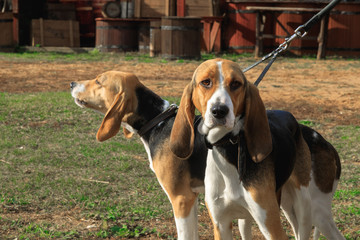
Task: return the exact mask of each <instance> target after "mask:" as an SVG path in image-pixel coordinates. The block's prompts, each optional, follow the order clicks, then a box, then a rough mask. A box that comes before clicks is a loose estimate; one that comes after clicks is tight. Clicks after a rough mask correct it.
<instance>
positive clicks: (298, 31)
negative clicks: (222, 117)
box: [243, 0, 341, 86]
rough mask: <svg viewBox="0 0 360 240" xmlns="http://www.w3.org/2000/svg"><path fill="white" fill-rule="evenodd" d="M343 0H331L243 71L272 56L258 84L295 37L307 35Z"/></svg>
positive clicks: (257, 82)
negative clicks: (277, 45)
mask: <svg viewBox="0 0 360 240" xmlns="http://www.w3.org/2000/svg"><path fill="white" fill-rule="evenodd" d="M340 1H341V0H333V1H331V2H330V3H329V4H328V5H327V6H326V7H325V8H324V9H322V10H321V11H320V12H318V13H317V14H316V15H315V16H313V17H312V18H311V19H310V20H309V21H307V22H306V23H305V24H304V25H301V26H299V27H298V28H297V29H295V31H294V34H293V35H291V36H290V37H288V38H285V41H284V42H283V43H281V44H280V45H279V47H278V48H276V49H275V50H274V51H272V52H271V53H269V54H267V55H265V56H264V57H262V58H261V60H259V61H257V62H256V63H254V64H252V65H250V66H249V67H247V68H245V69H243V72H247V71H248V70H250V69H252V68H254V67H256V66H257V65H259V64H260V63H262V62H264V61H266V60H267V59H269V58H271V59H270V61H269V63H268V65H267V66H266V67H265V68H264V70H263V71H262V73H261V74H260V76H259V77H258V79H257V80H256V81H255V82H254V85H255V86H258V85H259V83H260V82H261V80H262V79H263V78H264V76H265V74H266V73H267V71H268V70H269V69H270V67H271V65H272V64H273V63H274V62H275V60H276V57H277V56H278V55H279V54H280V53H281V52H283V51H285V50H286V49H288V48H289V46H290V43H291V41H292V40H294V39H295V38H303V37H305V36H306V34H307V33H308V31H309V30H310V29H311V27H312V26H313V25H314V24H315V23H316V22H318V21H319V20H321V18H323V16H324V15H326V14H328V13H329V12H330V11H331V9H333V8H334V7H335V5H336V4H338V3H339V2H340Z"/></svg>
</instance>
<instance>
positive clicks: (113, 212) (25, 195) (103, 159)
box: [0, 92, 172, 239]
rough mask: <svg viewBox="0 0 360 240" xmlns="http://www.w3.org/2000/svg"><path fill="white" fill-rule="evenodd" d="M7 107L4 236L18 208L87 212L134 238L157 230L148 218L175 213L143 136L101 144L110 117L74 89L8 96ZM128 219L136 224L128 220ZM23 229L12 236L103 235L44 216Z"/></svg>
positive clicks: (0, 111)
mask: <svg viewBox="0 0 360 240" xmlns="http://www.w3.org/2000/svg"><path fill="white" fill-rule="evenodd" d="M0 106H6V107H1V108H0V119H1V121H0V132H1V138H0V149H1V152H2V154H1V157H0V160H2V161H1V162H0V172H1V174H0V183H6V184H0V215H1V216H2V215H3V214H4V217H1V218H0V226H3V227H2V228H0V235H1V231H6V229H8V228H11V225H9V221H10V220H11V218H8V217H6V216H7V215H6V214H8V213H11V212H14V211H18V212H19V211H20V212H23V213H32V212H34V213H37V212H46V213H49V214H57V213H59V212H63V211H72V209H80V210H81V211H80V212H79V214H78V216H77V217H78V218H79V219H81V218H84V219H88V220H89V221H90V220H94V221H97V222H98V221H100V222H101V221H107V222H108V228H107V229H102V230H101V232H102V235H104V236H105V235H106V236H127V237H138V236H144V235H148V234H155V233H154V231H153V228H151V227H150V226H146V224H147V222H148V221H151V219H155V218H156V219H162V218H167V219H169V218H171V217H172V212H171V205H170V204H169V202H168V198H167V196H166V194H165V193H164V192H163V191H162V189H161V187H160V185H159V184H158V182H157V180H156V177H155V175H154V173H153V172H152V171H151V170H150V168H149V162H148V160H147V155H146V153H145V150H144V148H143V146H142V143H141V141H140V140H139V138H137V137H134V138H133V139H130V140H128V139H125V138H124V137H123V136H122V134H121V133H120V134H118V135H117V136H115V137H114V138H112V139H111V140H108V141H106V142H104V143H99V142H97V141H96V138H95V136H96V132H97V129H98V127H99V126H100V123H101V121H102V116H101V115H100V114H98V113H96V112H93V111H91V110H88V109H81V108H79V107H78V106H76V105H75V104H74V102H73V99H72V97H71V96H70V94H69V93H68V92H57V93H36V94H8V93H1V94H0ZM19 216H21V214H20V215H19ZM18 220H20V219H18ZM119 221H121V222H122V223H121V225H119ZM127 221H128V222H130V223H131V222H136V224H133V225H124V224H127V223H126V222H127ZM124 226H126V228H125V227H124ZM16 228H17V231H16V232H15V233H14V234H13V235H10V236H9V237H12V238H15V237H18V239H26V238H66V237H67V236H70V237H71V238H72V237H76V236H77V235H78V234H80V235H81V236H88V235H90V236H95V237H96V234H97V233H99V232H100V230H99V231H97V232H96V231H95V232H91V231H90V232H89V231H88V232H87V233H84V232H83V231H84V230H83V229H76V228H74V229H71V230H69V231H62V230H61V229H60V228H61V226H56V225H51V226H50V225H46V224H45V225H44V224H43V222H42V221H40V220H36V218H35V219H33V220H31V221H28V220H27V221H25V222H23V224H21V225H17V226H16ZM57 228H59V229H57ZM4 229H5V230H4ZM6 232H7V231H6ZM155 235H156V234H155Z"/></svg>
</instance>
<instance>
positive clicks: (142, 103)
mask: <svg viewBox="0 0 360 240" xmlns="http://www.w3.org/2000/svg"><path fill="white" fill-rule="evenodd" d="M71 94H72V96H73V97H74V99H75V103H76V104H77V105H79V106H80V107H86V108H90V109H94V110H96V111H99V112H101V113H102V114H105V117H104V119H103V121H102V123H101V126H100V128H99V130H98V132H97V139H98V140H99V141H105V140H107V139H109V138H111V137H113V136H115V135H116V134H117V133H118V131H119V130H120V127H121V126H123V130H124V133H125V136H126V137H128V138H129V137H131V136H132V134H133V133H140V131H142V134H141V135H140V137H141V141H142V142H143V144H144V147H145V149H146V152H147V154H148V158H149V161H150V168H151V169H152V170H153V171H154V172H155V174H156V177H157V179H158V181H159V183H160V185H161V186H162V188H163V190H164V191H165V193H166V194H167V196H168V197H169V200H170V202H171V204H172V207H173V211H174V215H175V223H176V227H177V235H178V239H183V240H188V239H198V228H197V196H198V192H199V191H203V188H204V182H203V181H204V176H205V164H206V156H207V148H206V145H205V142H204V138H203V137H202V136H201V135H200V134H197V133H195V136H194V141H195V144H194V149H195V151H194V153H193V154H191V155H190V156H189V157H188V158H187V159H186V160H185V161H184V160H179V158H178V157H176V156H174V154H173V153H172V152H171V151H170V148H169V138H170V133H171V129H172V126H173V123H174V120H175V114H173V115H171V116H170V117H168V118H167V119H165V120H163V121H161V122H159V123H158V124H156V125H155V126H154V127H152V128H150V129H149V130H148V131H145V132H144V131H143V129H144V127H145V126H147V124H148V123H149V122H150V121H151V120H152V119H154V118H155V117H156V116H159V114H161V113H163V112H164V111H166V109H168V108H169V103H168V102H167V101H166V100H163V99H162V98H160V97H159V96H158V95H156V94H155V93H154V92H152V91H151V90H150V89H148V88H147V87H145V86H144V85H143V84H142V83H141V82H140V81H139V80H138V78H137V77H136V76H135V75H134V74H131V73H125V72H118V71H109V72H105V73H103V74H100V75H99V76H97V77H96V78H95V79H93V80H88V81H80V82H72V83H71ZM198 118H200V117H198ZM198 122H199V121H198ZM197 124H198V123H195V126H197Z"/></svg>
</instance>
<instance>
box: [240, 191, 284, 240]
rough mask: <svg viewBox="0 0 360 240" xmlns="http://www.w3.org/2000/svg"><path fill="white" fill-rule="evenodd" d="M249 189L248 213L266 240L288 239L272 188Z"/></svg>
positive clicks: (247, 198)
mask: <svg viewBox="0 0 360 240" xmlns="http://www.w3.org/2000/svg"><path fill="white" fill-rule="evenodd" d="M264 186H266V184H263V185H262V187H259V186H258V187H257V188H254V187H250V188H249V189H248V190H249V195H247V196H246V201H247V203H248V207H249V211H250V213H251V215H252V216H253V218H254V220H255V221H256V223H257V224H258V226H259V228H260V231H261V232H262V234H263V235H264V236H265V238H266V239H273V240H282V239H288V237H287V236H286V234H285V231H284V230H283V227H282V225H281V220H280V209H279V205H278V202H277V199H276V193H275V191H274V189H273V188H266V187H265V188H264Z"/></svg>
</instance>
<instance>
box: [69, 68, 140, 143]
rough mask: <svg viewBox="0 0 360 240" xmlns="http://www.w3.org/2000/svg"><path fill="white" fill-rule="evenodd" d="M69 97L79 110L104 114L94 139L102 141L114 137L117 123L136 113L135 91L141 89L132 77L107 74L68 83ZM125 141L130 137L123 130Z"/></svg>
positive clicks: (130, 75)
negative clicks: (71, 97) (70, 96)
mask: <svg viewBox="0 0 360 240" xmlns="http://www.w3.org/2000/svg"><path fill="white" fill-rule="evenodd" d="M70 86H71V95H72V96H73V98H74V99H75V103H76V104H77V105H79V106H80V107H86V108H90V109H93V110H96V111H99V112H101V113H103V114H105V117H104V119H103V121H102V123H101V126H100V128H99V130H98V132H97V135H96V138H97V139H98V140H99V141H105V140H107V139H109V138H111V137H113V136H115V135H116V134H117V133H118V131H119V129H120V126H121V123H122V122H124V123H126V122H127V119H128V118H129V117H131V115H132V114H134V113H135V112H136V109H137V105H138V102H137V97H136V95H135V89H136V88H137V87H139V86H143V85H142V84H141V83H140V81H139V80H138V79H137V77H136V76H135V75H134V74H132V73H125V72H118V71H109V72H105V73H102V74H100V75H99V76H97V77H96V78H95V79H92V80H87V81H79V82H72V83H71V84H70ZM124 133H125V136H126V137H128V138H129V137H131V136H132V133H131V132H130V131H128V130H127V129H126V128H124Z"/></svg>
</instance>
